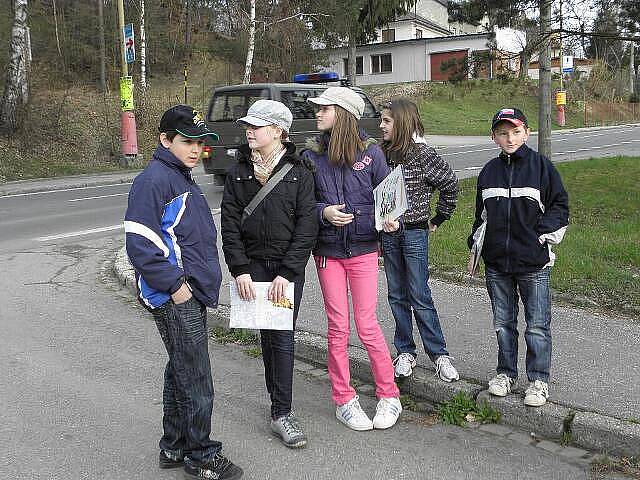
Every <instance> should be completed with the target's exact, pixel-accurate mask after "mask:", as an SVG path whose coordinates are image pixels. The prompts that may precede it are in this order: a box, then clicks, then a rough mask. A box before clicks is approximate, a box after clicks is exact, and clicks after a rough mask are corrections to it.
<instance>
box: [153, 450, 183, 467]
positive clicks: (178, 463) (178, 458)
mask: <svg viewBox="0 0 640 480" xmlns="http://www.w3.org/2000/svg"><path fill="white" fill-rule="evenodd" d="M183 465H184V458H183V457H182V455H175V454H174V453H172V452H167V451H165V450H160V457H159V458H158V467H160V468H178V467H182V466H183Z"/></svg>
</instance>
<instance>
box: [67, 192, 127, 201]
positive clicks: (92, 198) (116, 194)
mask: <svg viewBox="0 0 640 480" xmlns="http://www.w3.org/2000/svg"><path fill="white" fill-rule="evenodd" d="M123 195H129V194H128V193H112V194H111V195H98V196H96V197H82V198H72V199H71V200H67V202H81V201H83V200H96V199H98V198H108V197H121V196H123Z"/></svg>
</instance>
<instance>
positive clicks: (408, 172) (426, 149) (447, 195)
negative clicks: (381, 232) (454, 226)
mask: <svg viewBox="0 0 640 480" xmlns="http://www.w3.org/2000/svg"><path fill="white" fill-rule="evenodd" d="M414 140H415V142H416V143H415V144H414V146H413V147H412V148H410V149H409V152H408V153H407V156H406V157H405V159H404V162H403V165H402V171H403V173H404V181H405V184H406V187H407V199H408V201H409V209H408V210H407V211H406V212H405V214H404V215H403V216H402V219H403V222H404V224H405V226H406V227H409V228H410V227H411V226H412V225H413V226H418V225H420V226H424V227H426V226H427V225H428V223H427V222H428V221H429V218H430V217H431V205H430V204H431V195H432V194H433V191H434V190H436V189H437V190H438V191H439V196H438V202H437V204H436V215H435V216H434V217H433V218H431V223H433V224H434V225H440V224H441V223H442V222H444V221H445V220H448V219H449V218H451V215H452V214H453V211H454V210H455V208H456V202H457V199H458V177H457V176H456V174H455V173H453V170H452V169H451V166H449V164H448V163H447V162H445V161H444V160H443V159H442V158H441V157H440V155H438V153H437V152H436V151H435V149H434V148H433V147H430V146H429V145H427V144H426V142H425V140H424V139H423V138H421V137H415V139H414ZM388 162H389V164H390V166H391V167H392V168H394V167H395V166H397V164H398V163H395V164H394V162H393V160H392V159H391V158H389V159H388Z"/></svg>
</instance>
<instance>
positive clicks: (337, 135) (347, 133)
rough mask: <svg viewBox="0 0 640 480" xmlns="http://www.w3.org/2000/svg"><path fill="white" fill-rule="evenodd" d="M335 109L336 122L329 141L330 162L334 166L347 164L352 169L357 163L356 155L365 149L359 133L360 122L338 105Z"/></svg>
mask: <svg viewBox="0 0 640 480" xmlns="http://www.w3.org/2000/svg"><path fill="white" fill-rule="evenodd" d="M333 107H334V108H335V111H336V121H335V123H334V124H333V128H332V129H331V139H330V140H329V149H328V150H329V161H330V162H331V163H333V164H334V165H342V164H343V163H345V162H346V163H347V164H348V165H349V166H350V167H352V166H353V164H354V163H355V161H356V154H357V153H358V152H363V151H364V148H365V145H364V142H363V141H362V139H361V138H360V133H359V132H358V120H357V119H356V117H355V116H354V115H352V114H351V113H349V112H347V111H346V110H345V109H344V108H342V107H339V106H338V105H334V106H333Z"/></svg>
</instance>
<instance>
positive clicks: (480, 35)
mask: <svg viewBox="0 0 640 480" xmlns="http://www.w3.org/2000/svg"><path fill="white" fill-rule="evenodd" d="M477 38H486V39H487V40H488V39H489V34H488V33H468V34H463V35H445V36H442V37H423V38H407V39H406V40H396V41H394V42H376V43H361V44H358V45H356V47H358V48H366V47H372V48H377V47H380V46H381V45H397V44H405V43H438V42H446V41H449V40H455V39H469V40H471V39H477ZM346 48H347V46H346V45H344V46H342V47H331V48H323V49H322V50H325V51H332V50H345V49H346Z"/></svg>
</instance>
